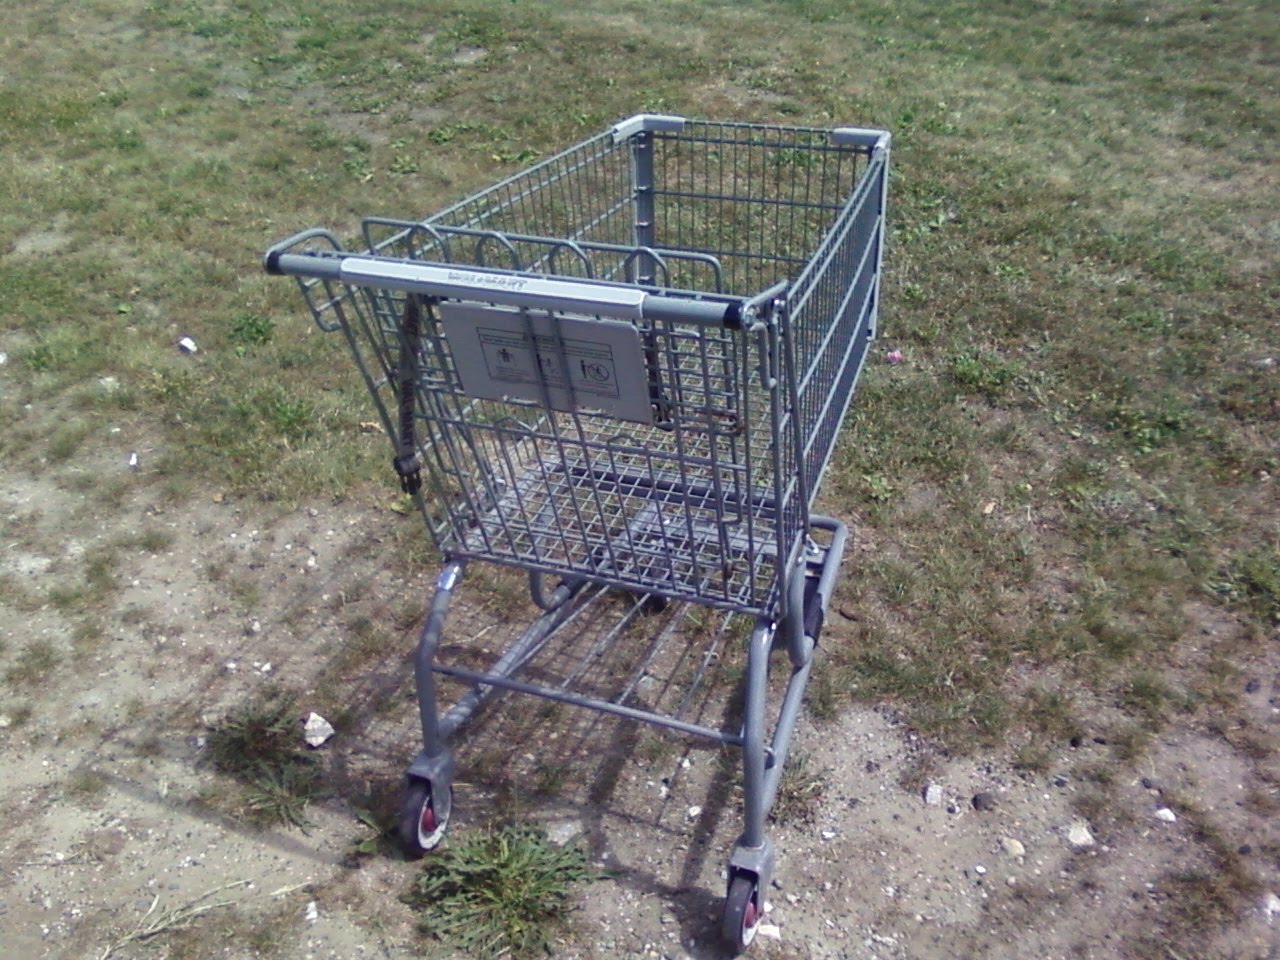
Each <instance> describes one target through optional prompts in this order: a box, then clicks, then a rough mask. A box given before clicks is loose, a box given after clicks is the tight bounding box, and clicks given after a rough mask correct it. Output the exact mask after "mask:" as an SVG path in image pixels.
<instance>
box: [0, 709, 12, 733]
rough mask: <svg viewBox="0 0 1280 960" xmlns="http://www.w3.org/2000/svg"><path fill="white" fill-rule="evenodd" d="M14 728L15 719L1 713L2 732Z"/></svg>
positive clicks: (0, 724) (0, 725)
mask: <svg viewBox="0 0 1280 960" xmlns="http://www.w3.org/2000/svg"><path fill="white" fill-rule="evenodd" d="M11 726H13V717H11V716H9V715H8V714H7V713H0V730H5V729H7V728H9V727H11Z"/></svg>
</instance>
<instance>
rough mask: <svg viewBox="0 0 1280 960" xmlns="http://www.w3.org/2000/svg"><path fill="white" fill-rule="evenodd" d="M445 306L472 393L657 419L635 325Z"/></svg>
mask: <svg viewBox="0 0 1280 960" xmlns="http://www.w3.org/2000/svg"><path fill="white" fill-rule="evenodd" d="M440 312H441V319H442V320H443V322H444V328H445V334H446V336H447V337H448V338H449V345H450V349H451V352H452V354H453V359H454V364H455V366H456V367H457V370H458V376H459V378H460V379H461V381H462V386H463V389H464V390H465V391H466V392H467V394H469V395H470V396H474V397H481V398H483V399H486V400H507V399H520V400H532V401H534V402H540V403H543V404H545V405H549V406H550V407H551V408H552V409H554V410H565V411H569V410H599V411H602V412H604V413H607V414H609V415H611V416H614V417H617V418H619V419H623V420H634V421H639V422H642V423H651V422H652V421H653V408H652V405H651V403H650V400H649V388H648V376H647V374H646V368H645V362H644V351H643V349H642V347H641V345H640V334H639V331H637V330H636V328H635V327H634V326H633V325H632V324H630V323H627V322H625V321H618V320H597V319H587V318H579V317H562V316H554V315H551V314H547V313H538V312H532V311H530V312H521V311H519V310H516V309H513V308H508V307H495V306H481V305H478V304H455V303H442V304H440Z"/></svg>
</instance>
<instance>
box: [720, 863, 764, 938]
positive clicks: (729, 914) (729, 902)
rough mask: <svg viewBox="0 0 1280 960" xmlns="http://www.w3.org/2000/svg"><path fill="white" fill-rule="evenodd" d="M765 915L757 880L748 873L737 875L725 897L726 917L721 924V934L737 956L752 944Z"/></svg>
mask: <svg viewBox="0 0 1280 960" xmlns="http://www.w3.org/2000/svg"><path fill="white" fill-rule="evenodd" d="M763 915H764V911H763V910H762V909H761V905H760V903H759V897H758V889H757V887H756V882H755V880H753V879H752V878H751V877H749V876H747V875H746V874H741V873H740V874H738V875H736V876H735V877H734V878H733V881H732V882H731V883H730V884H729V894H728V896H726V897H725V898H724V919H723V920H722V921H721V924H720V935H721V936H722V937H723V938H724V942H725V945H726V946H727V947H728V948H729V949H730V950H731V951H733V955H734V956H735V957H736V956H737V955H738V954H740V953H742V952H743V951H744V950H746V949H747V947H749V946H751V941H752V940H754V939H755V937H756V931H757V930H758V929H759V928H760V918H761V917H762V916H763Z"/></svg>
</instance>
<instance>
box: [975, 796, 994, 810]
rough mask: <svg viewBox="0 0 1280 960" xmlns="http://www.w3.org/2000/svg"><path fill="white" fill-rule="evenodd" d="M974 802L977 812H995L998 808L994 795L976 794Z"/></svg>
mask: <svg viewBox="0 0 1280 960" xmlns="http://www.w3.org/2000/svg"><path fill="white" fill-rule="evenodd" d="M972 802H973V809H975V810H994V809H995V808H996V797H995V794H993V793H985V792H983V793H975V794H974V795H973V801H972Z"/></svg>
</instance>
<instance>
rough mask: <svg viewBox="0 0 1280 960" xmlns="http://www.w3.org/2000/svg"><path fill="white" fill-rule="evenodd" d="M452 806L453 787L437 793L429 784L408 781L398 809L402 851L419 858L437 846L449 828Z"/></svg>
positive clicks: (417, 780) (414, 778) (419, 780)
mask: <svg viewBox="0 0 1280 960" xmlns="http://www.w3.org/2000/svg"><path fill="white" fill-rule="evenodd" d="M452 806H453V788H452V787H446V788H444V789H443V790H436V789H435V788H434V787H433V785H432V783H431V781H430V780H423V779H421V778H420V777H410V778H409V788H408V789H407V790H406V791H405V795H404V804H403V805H402V806H401V808H400V843H401V845H402V846H403V847H404V848H405V851H406V852H407V853H409V854H411V855H412V856H415V857H420V856H422V855H423V854H424V853H426V852H427V851H428V850H431V849H433V848H434V847H435V846H436V845H437V844H439V843H440V841H441V840H442V839H444V833H445V830H447V829H448V827H449V812H450V808H451V807H452Z"/></svg>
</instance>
